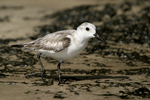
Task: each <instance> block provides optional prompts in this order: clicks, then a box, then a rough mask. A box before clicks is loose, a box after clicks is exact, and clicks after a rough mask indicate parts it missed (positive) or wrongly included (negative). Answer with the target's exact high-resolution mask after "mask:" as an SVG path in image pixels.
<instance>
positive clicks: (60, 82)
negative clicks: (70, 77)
mask: <svg viewBox="0 0 150 100" xmlns="http://www.w3.org/2000/svg"><path fill="white" fill-rule="evenodd" d="M60 65H61V62H59V63H58V66H57V69H58V78H59V83H58V85H59V84H62V81H61V76H60Z"/></svg>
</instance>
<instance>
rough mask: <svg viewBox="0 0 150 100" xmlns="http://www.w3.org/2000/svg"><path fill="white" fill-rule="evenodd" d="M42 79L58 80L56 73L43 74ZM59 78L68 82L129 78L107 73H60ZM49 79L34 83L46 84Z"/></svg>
mask: <svg viewBox="0 0 150 100" xmlns="http://www.w3.org/2000/svg"><path fill="white" fill-rule="evenodd" d="M31 77H41V76H40V74H38V75H36V76H31ZM44 79H45V80H50V79H52V80H55V81H58V80H59V79H58V75H44ZM61 79H62V80H63V82H65V83H67V84H69V83H71V82H73V81H82V80H94V79H108V80H109V79H129V77H127V76H108V75H85V76H67V75H66V76H65V75H62V76H61ZM48 84H49V81H45V82H44V83H43V84H40V83H39V84H37V83H36V85H48ZM52 84H53V81H51V82H50V84H49V85H52Z"/></svg>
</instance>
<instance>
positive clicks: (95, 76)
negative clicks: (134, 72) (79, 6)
mask: <svg viewBox="0 0 150 100" xmlns="http://www.w3.org/2000/svg"><path fill="white" fill-rule="evenodd" d="M47 78H54V79H56V80H57V79H58V76H48V77H47ZM61 78H62V79H66V80H70V79H71V80H75V81H82V80H93V79H129V77H127V76H105V75H93V76H91V75H86V76H64V75H62V77H61Z"/></svg>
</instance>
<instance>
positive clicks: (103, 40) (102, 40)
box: [94, 34, 107, 44]
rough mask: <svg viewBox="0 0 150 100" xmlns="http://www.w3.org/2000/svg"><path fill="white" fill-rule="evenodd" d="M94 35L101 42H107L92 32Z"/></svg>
mask: <svg viewBox="0 0 150 100" xmlns="http://www.w3.org/2000/svg"><path fill="white" fill-rule="evenodd" d="M94 36H95V37H96V38H97V39H99V40H101V41H102V42H105V44H107V42H106V41H105V40H104V39H103V38H101V37H100V36H99V35H98V34H94Z"/></svg>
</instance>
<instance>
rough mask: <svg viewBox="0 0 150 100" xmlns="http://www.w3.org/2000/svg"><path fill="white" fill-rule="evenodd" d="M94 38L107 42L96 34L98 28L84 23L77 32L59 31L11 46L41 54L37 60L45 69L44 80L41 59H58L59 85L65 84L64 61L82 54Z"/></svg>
mask: <svg viewBox="0 0 150 100" xmlns="http://www.w3.org/2000/svg"><path fill="white" fill-rule="evenodd" d="M94 37H96V38H97V39H99V40H101V41H103V42H105V41H104V40H103V39H102V38H101V37H100V36H99V35H98V34H96V27H95V26H94V25H93V24H91V23H88V22H84V23H82V24H81V25H80V26H78V27H77V30H63V31H57V32H54V33H51V34H48V35H45V36H44V37H42V38H39V39H36V40H34V41H31V42H28V43H23V44H17V45H11V47H18V48H23V49H30V50H34V51H36V52H39V54H38V55H37V58H38V60H39V62H40V65H41V67H42V69H43V73H42V80H43V76H44V74H45V72H46V71H45V69H44V66H43V64H42V62H41V59H40V57H41V56H42V55H45V56H49V57H53V58H55V59H58V60H59V63H58V66H57V69H58V76H59V83H58V84H62V83H63V82H62V81H61V76H60V65H61V63H62V61H64V60H66V59H70V58H73V57H75V56H77V55H78V54H80V53H81V52H82V51H83V50H84V49H85V48H86V46H87V45H88V41H89V39H90V38H94ZM105 43H106V42H105Z"/></svg>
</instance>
